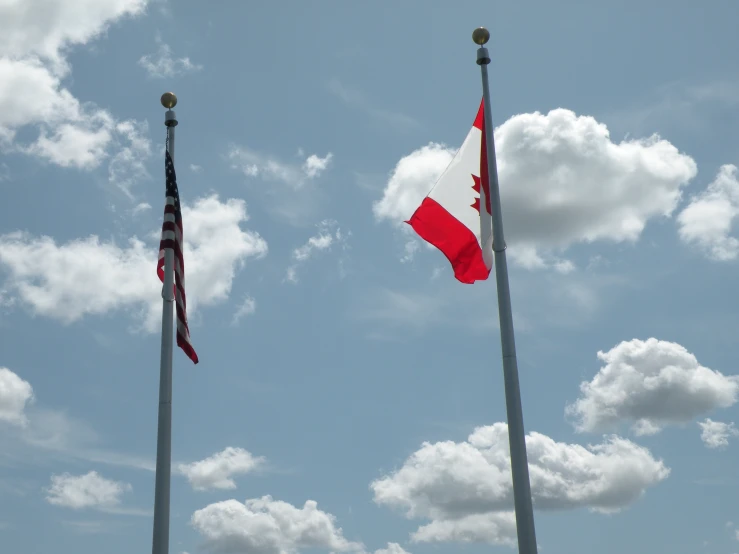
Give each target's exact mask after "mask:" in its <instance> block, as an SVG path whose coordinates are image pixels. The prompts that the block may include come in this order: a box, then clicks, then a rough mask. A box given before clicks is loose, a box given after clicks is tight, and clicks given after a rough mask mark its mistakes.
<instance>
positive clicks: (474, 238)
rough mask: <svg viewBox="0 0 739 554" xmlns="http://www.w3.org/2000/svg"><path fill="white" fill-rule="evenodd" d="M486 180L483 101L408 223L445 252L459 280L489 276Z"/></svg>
mask: <svg viewBox="0 0 739 554" xmlns="http://www.w3.org/2000/svg"><path fill="white" fill-rule="evenodd" d="M489 182H490V181H489V180H488V164H487V144H486V140H485V113H484V109H483V103H482V102H481V103H480V109H479V110H478V111H477V117H476V118H475V123H474V124H473V125H472V129H471V130H470V132H469V134H468V135H467V138H466V139H465V140H464V143H463V144H462V147H461V148H460V149H459V151H458V152H457V154H456V155H455V156H454V159H452V162H451V163H450V164H449V166H448V167H447V168H446V169H445V170H444V173H442V174H441V177H439V180H438V181H437V182H436V184H435V185H434V188H433V189H431V192H429V194H428V196H426V198H424V199H423V202H422V203H421V205H420V206H419V207H418V209H416V211H415V213H414V214H413V215H412V216H411V218H410V220H408V221H407V222H406V223H409V224H410V225H411V227H413V229H414V230H415V231H416V233H418V235H419V236H420V237H421V238H422V239H423V240H425V241H427V242H429V243H431V244H433V245H434V246H435V247H436V248H438V249H439V250H441V251H442V252H443V253H444V255H445V256H446V257H447V258H448V259H449V261H450V262H451V264H452V268H453V269H454V276H455V277H456V278H457V279H458V280H459V281H461V282H462V283H474V282H475V281H483V280H485V279H487V278H488V276H489V275H490V269H491V268H492V267H493V229H492V217H491V211H490V192H489V189H488V184H489ZM481 185H482V186H481ZM481 205H482V206H484V209H481Z"/></svg>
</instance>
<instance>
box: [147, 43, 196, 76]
mask: <svg viewBox="0 0 739 554" xmlns="http://www.w3.org/2000/svg"><path fill="white" fill-rule="evenodd" d="M156 43H157V44H158V45H159V49H158V50H157V51H156V52H155V53H154V54H147V55H145V56H142V57H141V59H139V65H140V66H141V67H143V68H144V69H145V70H146V72H147V73H148V74H149V77H154V78H159V79H163V78H165V77H175V76H178V75H184V74H186V73H193V72H195V71H200V70H201V69H203V66H202V65H198V64H194V63H192V62H191V61H190V58H187V57H185V58H174V57H173V56H172V49H171V48H170V47H169V45H168V44H165V43H164V42H162V39H161V38H160V37H156Z"/></svg>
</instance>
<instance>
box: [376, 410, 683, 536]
mask: <svg viewBox="0 0 739 554" xmlns="http://www.w3.org/2000/svg"><path fill="white" fill-rule="evenodd" d="M526 446H527V450H528V459H529V471H530V479H531V491H532V495H533V499H534V506H535V507H536V508H537V509H540V510H565V509H574V508H580V507H586V508H589V509H591V510H594V511H598V512H606V513H607V512H616V511H619V510H622V509H623V508H625V507H627V506H628V505H630V504H632V503H633V502H635V501H636V500H637V499H638V498H639V497H640V496H641V495H642V494H644V491H645V490H646V489H647V488H648V487H650V486H653V485H655V484H657V483H659V482H660V481H662V480H663V479H665V478H667V476H668V475H669V472H670V470H669V469H668V468H667V467H666V466H665V465H664V463H663V462H662V461H660V460H656V459H655V458H654V457H653V456H652V455H651V454H650V452H649V451H648V450H647V449H646V448H643V447H641V446H638V445H636V444H634V443H633V442H631V441H629V440H626V439H623V438H620V437H616V436H612V437H609V438H607V439H606V440H605V441H604V442H603V443H601V444H598V445H590V446H587V447H583V446H580V445H576V444H566V443H560V442H556V441H554V440H553V439H551V438H549V437H547V436H545V435H542V434H540V433H529V435H528V436H527V437H526ZM510 463H511V462H510V454H509V446H508V428H507V425H506V424H505V423H496V424H494V425H490V426H485V427H479V428H477V429H475V431H474V432H473V433H472V434H471V435H470V436H469V437H468V438H467V440H466V441H464V442H459V443H457V442H453V441H444V442H437V443H429V442H426V443H424V444H423V445H422V446H421V448H420V449H419V450H417V451H416V452H414V453H413V454H412V455H411V456H410V457H409V458H408V459H407V460H406V461H405V463H404V464H403V466H402V467H401V468H400V469H398V470H397V471H394V472H392V473H391V474H389V475H387V476H384V477H382V478H380V479H377V480H375V481H374V482H373V483H372V484H371V485H370V487H371V489H372V491H373V493H374V500H375V502H376V503H378V504H381V505H385V506H389V507H393V508H397V509H400V510H402V511H404V512H405V515H406V517H408V518H409V519H426V520H431V521H430V523H429V524H427V525H423V526H421V527H419V528H418V530H417V531H416V532H415V533H414V534H413V535H412V536H411V538H412V540H414V541H416V542H435V541H460V542H490V543H500V544H510V543H512V541H514V540H515V537H516V528H515V520H514V519H513V515H512V513H511V510H512V508H513V489H512V484H511V475H510Z"/></svg>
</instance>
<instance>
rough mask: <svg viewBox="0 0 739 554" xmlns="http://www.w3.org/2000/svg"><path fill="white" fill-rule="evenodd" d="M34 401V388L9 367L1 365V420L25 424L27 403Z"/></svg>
mask: <svg viewBox="0 0 739 554" xmlns="http://www.w3.org/2000/svg"><path fill="white" fill-rule="evenodd" d="M32 401H33V388H32V387H31V384H30V383H29V382H28V381H25V380H23V379H21V378H20V377H18V375H16V374H15V373H13V372H12V371H10V370H9V369H8V368H5V367H0V422H7V423H12V424H14V425H21V426H25V425H26V424H27V422H28V420H27V418H26V413H25V410H26V405H27V404H28V403H29V402H32Z"/></svg>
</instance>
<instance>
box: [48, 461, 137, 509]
mask: <svg viewBox="0 0 739 554" xmlns="http://www.w3.org/2000/svg"><path fill="white" fill-rule="evenodd" d="M129 491H131V485H129V484H128V483H122V482H119V481H111V480H110V479H106V478H105V477H102V476H100V475H99V474H98V473H97V472H95V471H90V472H89V473H86V474H84V475H70V474H69V473H64V474H62V475H52V476H51V486H50V487H49V488H48V489H47V491H46V492H47V497H46V500H47V501H48V502H49V503H50V504H54V505H55V506H64V507H67V508H74V509H76V510H79V509H81V508H97V509H103V510H104V509H109V508H114V507H116V506H118V505H119V504H120V503H121V496H123V494H124V493H126V492H129Z"/></svg>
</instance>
